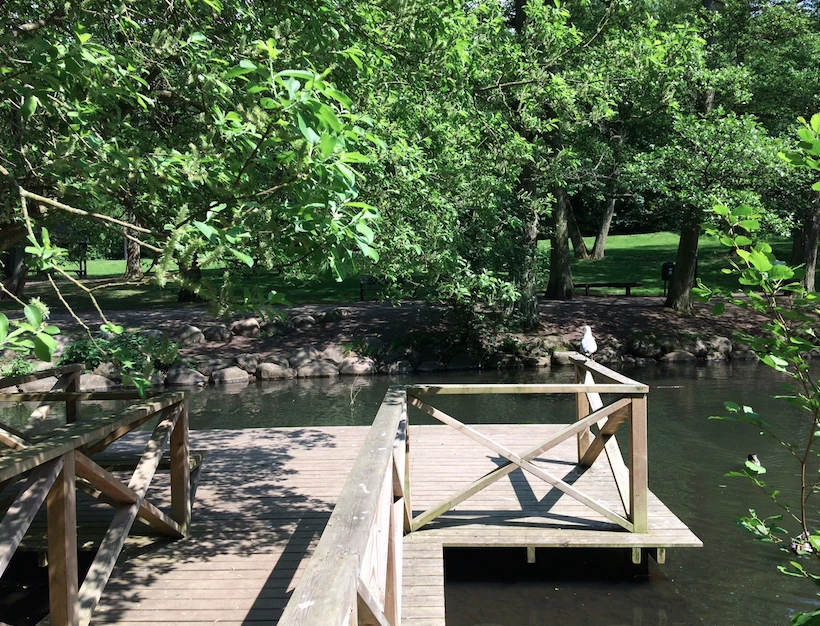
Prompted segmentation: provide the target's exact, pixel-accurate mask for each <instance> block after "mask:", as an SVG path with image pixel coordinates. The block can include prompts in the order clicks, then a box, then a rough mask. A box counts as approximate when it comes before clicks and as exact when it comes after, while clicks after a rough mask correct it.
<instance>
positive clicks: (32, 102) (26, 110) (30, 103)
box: [20, 95, 40, 120]
mask: <svg viewBox="0 0 820 626" xmlns="http://www.w3.org/2000/svg"><path fill="white" fill-rule="evenodd" d="M39 102H40V100H39V99H38V98H37V96H35V95H29V96H26V98H25V100H23V106H21V107H20V116H21V117H22V118H23V119H24V120H27V119H28V118H30V117H31V116H32V115H34V111H36V110H37V105H38V104H39Z"/></svg>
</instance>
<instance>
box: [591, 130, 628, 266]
mask: <svg viewBox="0 0 820 626" xmlns="http://www.w3.org/2000/svg"><path fill="white" fill-rule="evenodd" d="M623 142H624V137H623V131H622V130H619V131H617V134H616V135H615V136H614V137H613V147H612V171H611V172H610V174H609V181H608V182H607V184H606V191H605V197H606V206H605V208H604V218H603V220H601V228H600V229H599V230H598V235H597V236H596V237H595V244H594V245H593V246H592V258H593V259H597V260H599V259H603V258H604V250H605V249H606V238H607V237H608V236H609V229H610V227H611V226H612V218H613V216H614V215H615V202H616V198H617V194H618V178H619V177H620V174H621V146H623Z"/></svg>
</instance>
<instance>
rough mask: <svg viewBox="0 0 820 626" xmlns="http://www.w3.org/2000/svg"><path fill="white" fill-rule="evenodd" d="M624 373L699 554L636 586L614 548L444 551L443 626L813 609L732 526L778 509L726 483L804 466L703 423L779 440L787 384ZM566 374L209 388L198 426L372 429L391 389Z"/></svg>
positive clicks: (503, 412)
mask: <svg viewBox="0 0 820 626" xmlns="http://www.w3.org/2000/svg"><path fill="white" fill-rule="evenodd" d="M627 373H628V375H630V376H632V377H633V378H636V379H638V380H641V381H644V382H646V383H648V384H649V385H650V387H651V392H650V396H649V469H650V476H649V485H650V488H651V489H652V490H653V491H654V492H655V494H657V495H658V496H659V497H660V498H661V500H663V501H664V503H666V505H667V506H669V508H670V509H672V511H673V512H674V513H676V514H677V515H678V516H679V517H680V518H682V519H683V520H684V522H685V523H686V524H687V525H688V526H689V527H690V528H691V529H692V530H693V531H694V532H695V533H696V534H697V535H698V536H699V537H700V538H701V539H702V540H703V542H704V548H702V549H679V550H671V551H670V552H669V554H668V560H667V563H666V565H664V566H660V567H653V568H652V570H651V575H650V577H649V578H648V579H635V578H633V577H632V576H631V575H630V572H629V570H628V568H624V567H623V566H622V562H621V560H620V557H615V556H613V555H612V554H611V552H610V551H597V553H596V554H593V555H590V554H585V553H582V552H571V551H539V553H538V564H537V565H536V566H531V567H529V569H528V566H527V565H526V562H525V559H524V556H523V554H502V553H495V552H487V553H482V555H479V556H478V557H476V555H469V554H466V555H465V554H460V553H459V554H448V560H447V584H446V601H447V615H448V626H536V625H537V626H541V625H547V624H550V625H552V624H578V625H587V624H589V625H607V626H616V625H618V626H621V625H625V624H629V625H634V626H638V625H640V626H655V625H658V626H660V625H667V626H672V625H676V624H678V625H683V624H687V625H688V624H716V625H724V624H725V625H734V624H756V625H770V624H788V622H789V615H790V613H791V612H793V611H794V610H808V609H811V608H814V607H815V606H816V605H818V604H819V603H818V599H817V598H816V596H815V595H814V593H815V590H816V588H815V587H814V585H813V584H811V583H807V582H806V581H803V580H799V579H795V578H789V577H786V576H784V575H782V574H780V573H778V571H777V569H776V566H777V565H778V564H781V563H784V562H785V561H784V559H783V556H782V555H781V554H780V553H779V552H778V551H777V549H776V548H774V547H772V546H770V545H765V544H760V543H757V542H755V541H753V540H752V538H751V536H749V535H748V534H746V533H745V532H743V531H742V530H741V529H740V528H739V527H737V526H736V524H735V521H734V520H735V519H736V518H737V517H738V516H739V515H741V514H744V513H745V512H746V510H747V509H748V508H750V507H752V508H756V509H757V510H758V512H759V513H761V514H766V515H771V514H774V513H775V512H776V511H775V509H774V507H773V505H772V504H771V503H770V502H769V501H768V500H767V499H766V498H765V497H764V496H762V495H761V494H759V493H757V492H756V491H755V490H754V489H753V487H752V486H750V485H749V484H747V483H745V482H743V481H740V480H738V479H730V478H724V476H723V475H724V473H725V472H727V471H729V470H733V469H739V468H740V467H741V466H742V465H743V461H744V459H745V458H746V455H747V454H749V453H756V454H757V455H758V456H759V457H760V459H761V461H762V463H763V464H764V465H765V466H766V467H767V469H768V474H767V477H768V479H769V480H770V482H771V483H772V484H776V485H778V486H779V487H781V489H782V490H783V491H784V492H786V493H788V489H786V488H785V486H786V485H787V483H791V484H794V480H795V475H796V472H797V466H796V464H795V463H794V462H793V461H791V460H790V457H789V456H788V455H787V454H786V453H785V452H784V451H783V450H782V449H781V448H779V447H778V445H777V444H775V443H773V442H772V441H771V440H769V439H768V438H767V437H764V436H761V435H760V434H759V433H758V432H757V431H756V430H755V429H753V428H751V427H748V426H746V425H742V424H732V423H726V422H718V421H709V420H707V418H708V416H709V415H711V414H714V413H718V412H720V411H721V409H722V406H723V401H724V400H732V401H735V402H738V403H742V404H748V405H751V406H752V407H754V408H755V410H756V411H757V412H758V413H759V414H761V415H762V416H764V418H765V419H766V420H767V421H769V422H770V423H773V424H775V425H776V426H777V427H778V428H780V429H783V431H784V432H788V431H789V430H790V429H794V428H795V427H796V425H797V423H798V421H799V419H798V418H799V416H798V415H797V414H796V411H795V410H794V409H792V408H791V407H790V406H789V405H787V404H786V403H785V402H784V401H782V400H774V399H772V397H771V396H773V395H776V394H778V393H780V392H781V391H782V384H783V380H781V379H779V378H777V375H776V374H775V373H774V372H773V371H772V370H770V369H769V368H767V367H765V366H761V365H754V364H752V365H746V364H743V365H741V364H736V365H719V366H709V367H703V366H702V367H674V368H665V367H654V368H645V369H633V370H630V371H628V372H627ZM570 377H571V373H570V372H569V371H563V370H559V371H557V372H556V373H555V374H551V373H549V372H535V371H531V370H527V371H520V372H504V373H492V374H474V373H465V374H452V375H435V376H430V377H426V378H425V377H417V376H414V377H412V379H390V380H389V379H386V378H382V377H379V378H372V379H359V380H356V381H353V380H350V379H341V380H315V381H289V382H285V383H281V384H279V383H277V384H268V385H265V386H258V387H252V388H249V389H243V390H241V391H240V390H233V391H234V392H235V393H230V392H226V391H224V390H218V389H205V390H202V391H200V392H198V393H194V395H193V397H192V407H191V420H192V421H191V427H192V428H194V429H210V428H252V427H275V426H308V425H317V426H318V425H322V426H327V425H342V424H344V425H347V424H350V425H353V424H369V423H370V422H371V421H372V419H373V416H374V415H375V413H376V410H377V408H378V406H379V403H380V402H381V399H382V397H383V395H384V392H385V390H386V388H387V387H388V386H389V385H390V384H394V383H404V382H425V381H437V382H510V383H512V382H564V381H568V380H569V379H570ZM437 405H439V406H440V407H441V408H442V409H444V410H448V409H450V410H451V411H452V414H453V415H455V416H457V417H459V418H461V419H463V420H464V421H466V422H472V423H503V422H568V421H571V419H572V417H573V416H574V400H573V399H572V398H570V397H566V398H562V397H536V396H470V397H450V398H440V401H437ZM414 419H415V420H416V422H417V423H418V422H421V421H422V419H421V414H420V413H418V412H414ZM602 552H607V553H608V554H606V555H604V554H599V553H602ZM803 558H806V557H803ZM556 572H560V573H556Z"/></svg>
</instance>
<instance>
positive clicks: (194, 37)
mask: <svg viewBox="0 0 820 626" xmlns="http://www.w3.org/2000/svg"><path fill="white" fill-rule="evenodd" d="M204 41H208V38H207V37H206V36H205V35H203V34H202V33H191V34H190V35H189V36H188V40H187V43H202V42H204Z"/></svg>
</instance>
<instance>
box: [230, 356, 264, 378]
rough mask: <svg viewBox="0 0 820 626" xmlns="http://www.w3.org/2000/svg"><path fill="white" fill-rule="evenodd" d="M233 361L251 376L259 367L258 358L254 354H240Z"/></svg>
mask: <svg viewBox="0 0 820 626" xmlns="http://www.w3.org/2000/svg"><path fill="white" fill-rule="evenodd" d="M235 361H236V364H237V365H238V366H239V367H241V368H242V369H243V370H245V371H246V372H247V373H248V374H253V373H254V372H255V371H256V368H257V366H258V365H259V357H258V356H257V355H255V354H240V355H239V356H238V357H236V359H235Z"/></svg>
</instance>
